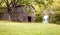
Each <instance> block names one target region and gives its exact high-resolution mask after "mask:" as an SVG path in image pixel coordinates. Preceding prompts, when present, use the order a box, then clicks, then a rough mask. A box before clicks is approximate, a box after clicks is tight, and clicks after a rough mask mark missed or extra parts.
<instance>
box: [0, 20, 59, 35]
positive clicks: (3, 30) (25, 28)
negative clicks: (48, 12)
mask: <svg viewBox="0 0 60 35" xmlns="http://www.w3.org/2000/svg"><path fill="white" fill-rule="evenodd" d="M0 35H60V25H56V24H42V23H19V22H9V21H0Z"/></svg>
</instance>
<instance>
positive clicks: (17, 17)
mask: <svg viewBox="0 0 60 35" xmlns="http://www.w3.org/2000/svg"><path fill="white" fill-rule="evenodd" d="M24 6H25V5H20V6H16V7H15V8H13V11H12V13H13V14H12V15H11V21H17V22H34V21H35V15H34V11H33V7H31V12H32V13H31V14H30V15H28V13H27V12H26V10H25V9H24ZM2 10H3V9H2ZM3 11H7V10H6V9H5V10H3ZM0 14H1V15H0V19H1V20H9V17H8V16H9V15H8V13H7V12H4V13H3V14H2V13H0Z"/></svg>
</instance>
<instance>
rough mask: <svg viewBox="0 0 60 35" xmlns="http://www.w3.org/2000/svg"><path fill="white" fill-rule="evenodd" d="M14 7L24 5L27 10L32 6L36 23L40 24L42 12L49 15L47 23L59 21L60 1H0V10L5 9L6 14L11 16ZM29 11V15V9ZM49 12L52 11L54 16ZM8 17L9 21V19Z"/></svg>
mask: <svg viewBox="0 0 60 35" xmlns="http://www.w3.org/2000/svg"><path fill="white" fill-rule="evenodd" d="M16 5H26V6H28V7H27V8H28V9H29V7H30V5H32V6H33V7H34V9H35V18H36V19H35V20H36V22H42V21H43V16H44V13H43V11H44V10H47V11H48V12H49V14H50V15H51V16H50V17H49V22H50V23H51V22H54V23H57V22H58V23H59V21H60V0H0V8H1V7H6V8H7V11H8V14H9V15H10V16H11V14H12V10H13V8H14V7H15V6H16ZM28 9H27V11H29V13H30V9H29V10H28ZM51 10H52V11H54V14H52V13H51ZM10 16H9V19H10Z"/></svg>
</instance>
